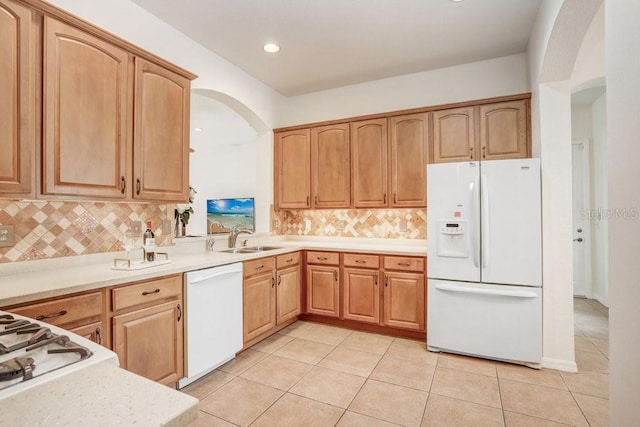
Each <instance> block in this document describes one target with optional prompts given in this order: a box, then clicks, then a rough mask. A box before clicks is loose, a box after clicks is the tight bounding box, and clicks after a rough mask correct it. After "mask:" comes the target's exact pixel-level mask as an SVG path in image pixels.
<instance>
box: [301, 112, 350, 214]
mask: <svg viewBox="0 0 640 427" xmlns="http://www.w3.org/2000/svg"><path fill="white" fill-rule="evenodd" d="M349 137H350V135H349V124H348V123H345V124H338V125H331V126H323V127H318V128H312V129H311V184H312V187H313V200H312V206H313V207H314V208H347V207H349V205H350V204H351V183H350V182H351V167H350V156H351V153H350V144H349Z"/></svg>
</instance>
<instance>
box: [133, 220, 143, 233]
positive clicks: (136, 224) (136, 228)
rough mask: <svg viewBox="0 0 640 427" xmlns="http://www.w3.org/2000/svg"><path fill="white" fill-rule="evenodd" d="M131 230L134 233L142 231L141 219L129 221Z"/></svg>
mask: <svg viewBox="0 0 640 427" xmlns="http://www.w3.org/2000/svg"><path fill="white" fill-rule="evenodd" d="M131 231H133V232H134V233H141V232H142V222H141V221H131Z"/></svg>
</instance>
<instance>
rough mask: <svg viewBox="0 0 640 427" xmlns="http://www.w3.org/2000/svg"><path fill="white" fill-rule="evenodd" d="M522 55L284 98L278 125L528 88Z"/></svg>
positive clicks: (420, 105)
mask: <svg viewBox="0 0 640 427" xmlns="http://www.w3.org/2000/svg"><path fill="white" fill-rule="evenodd" d="M526 62H527V58H526V55H525V54H520V55H512V56H506V57H502V58H496V59H491V60H487V61H481V62H474V63H470V64H464V65H458V66H455V67H448V68H441V69H438V70H432V71H425V72H422V73H415V74H408V75H404V76H399V77H392V78H388V79H382V80H376V81H372V82H367V83H362V84H357V85H351V86H344V87H340V88H336V89H331V90H325V91H321V92H315V93H310V94H306V95H300V96H296V97H292V98H288V99H287V100H286V101H285V102H284V103H283V104H282V109H281V110H280V114H279V115H278V122H277V126H278V127H284V126H289V125H296V124H303V123H313V122H318V121H323V120H332V119H339V118H344V117H353V116H359V115H365V114H373V113H383V112H386V111H394V110H402V109H407V108H417V107H424V106H430V105H440V104H447V103H452V102H461V101H469V100H472V99H481V98H491V97H495V96H503V95H514V94H519V93H525V92H529V82H528V80H527V65H526Z"/></svg>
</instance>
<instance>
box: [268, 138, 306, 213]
mask: <svg viewBox="0 0 640 427" xmlns="http://www.w3.org/2000/svg"><path fill="white" fill-rule="evenodd" d="M310 139H311V136H310V131H309V129H301V130H294V131H289V132H281V133H277V134H276V135H275V141H274V147H275V187H276V188H275V192H276V206H277V208H279V209H300V208H309V207H311V170H310V167H311V146H310Z"/></svg>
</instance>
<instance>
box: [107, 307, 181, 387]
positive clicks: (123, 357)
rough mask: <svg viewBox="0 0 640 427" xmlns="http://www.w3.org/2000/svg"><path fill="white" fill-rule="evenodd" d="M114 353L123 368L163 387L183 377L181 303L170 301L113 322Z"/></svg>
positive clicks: (121, 316)
mask: <svg viewBox="0 0 640 427" xmlns="http://www.w3.org/2000/svg"><path fill="white" fill-rule="evenodd" d="M113 343H114V345H113V350H114V351H115V352H116V353H117V354H118V358H119V359H120V367H122V368H124V369H126V370H128V371H131V372H134V373H136V374H138V375H142V376H143V377H145V378H148V379H150V380H153V381H157V382H159V383H162V384H172V383H175V382H176V381H178V380H179V379H180V378H182V376H183V375H182V374H183V364H184V362H183V331H182V309H181V304H180V301H170V302H166V303H163V304H159V305H154V306H152V307H147V308H143V309H140V310H136V311H133V312H131V313H126V314H122V315H118V316H115V317H114V318H113Z"/></svg>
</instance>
